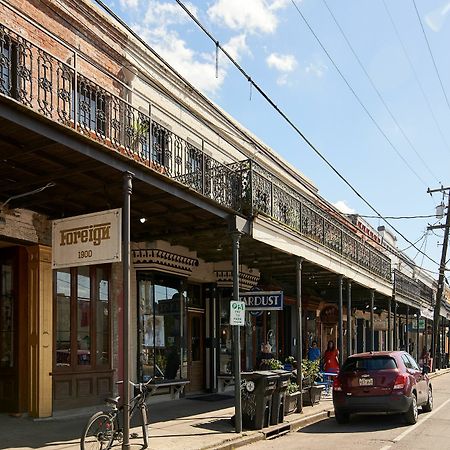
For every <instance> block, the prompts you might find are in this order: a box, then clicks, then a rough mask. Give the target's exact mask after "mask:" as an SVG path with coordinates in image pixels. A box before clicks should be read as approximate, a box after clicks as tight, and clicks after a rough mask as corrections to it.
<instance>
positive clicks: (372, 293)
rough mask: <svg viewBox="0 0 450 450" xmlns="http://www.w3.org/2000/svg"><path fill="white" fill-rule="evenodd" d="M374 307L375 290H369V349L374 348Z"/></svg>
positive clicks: (372, 349)
mask: <svg viewBox="0 0 450 450" xmlns="http://www.w3.org/2000/svg"><path fill="white" fill-rule="evenodd" d="M374 307H375V291H374V290H373V289H371V290H370V347H369V350H370V351H371V352H373V351H374V350H375V329H374V311H373V309H374Z"/></svg>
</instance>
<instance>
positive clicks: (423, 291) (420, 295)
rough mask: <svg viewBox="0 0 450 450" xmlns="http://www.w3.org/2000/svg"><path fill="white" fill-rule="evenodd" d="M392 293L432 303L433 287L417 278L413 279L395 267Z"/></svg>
mask: <svg viewBox="0 0 450 450" xmlns="http://www.w3.org/2000/svg"><path fill="white" fill-rule="evenodd" d="M394 293H395V294H399V295H401V296H403V297H406V298H409V299H410V300H413V301H415V302H416V303H420V301H421V300H422V301H424V302H426V303H427V304H430V305H432V304H433V298H434V296H433V289H432V288H430V287H428V286H427V285H425V284H424V283H422V282H421V281H419V280H414V279H413V278H410V277H408V276H407V275H405V274H404V273H401V272H400V271H398V270H397V269H395V270H394Z"/></svg>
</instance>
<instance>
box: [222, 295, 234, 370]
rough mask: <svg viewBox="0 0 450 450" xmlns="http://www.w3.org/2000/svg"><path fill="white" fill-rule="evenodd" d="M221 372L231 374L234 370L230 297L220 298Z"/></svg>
mask: <svg viewBox="0 0 450 450" xmlns="http://www.w3.org/2000/svg"><path fill="white" fill-rule="evenodd" d="M219 318H220V319H219V320H220V324H219V333H220V334H219V372H220V373H221V374H231V372H232V370H233V369H232V333H231V326H230V298H229V297H228V296H226V297H225V298H221V299H220V314H219Z"/></svg>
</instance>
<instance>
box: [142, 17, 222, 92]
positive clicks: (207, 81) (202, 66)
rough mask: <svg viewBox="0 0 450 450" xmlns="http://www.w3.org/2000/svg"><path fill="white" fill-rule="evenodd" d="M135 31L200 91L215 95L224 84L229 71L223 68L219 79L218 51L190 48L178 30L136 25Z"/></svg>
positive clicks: (220, 70)
mask: <svg viewBox="0 0 450 450" xmlns="http://www.w3.org/2000/svg"><path fill="white" fill-rule="evenodd" d="M134 29H135V31H136V32H137V33H138V34H139V35H140V36H141V37H142V38H143V39H145V40H146V41H147V42H148V43H149V44H150V46H151V47H152V48H153V49H154V50H155V51H156V53H158V54H159V55H161V56H162V57H163V58H164V59H165V60H166V61H167V62H168V63H169V64H170V65H171V66H172V67H173V68H174V69H175V70H177V71H178V72H179V73H180V74H181V75H182V76H183V77H185V78H186V80H188V81H189V82H190V83H192V84H193V85H194V86H195V87H196V88H198V89H200V90H202V91H204V92H208V93H212V94H213V93H215V92H216V91H217V90H218V89H219V88H220V86H221V85H222V83H223V81H224V77H225V75H226V73H225V71H224V70H223V69H221V68H219V76H218V78H216V66H215V56H214V52H211V53H203V54H200V53H198V52H195V51H194V50H192V49H190V48H189V47H188V46H187V44H186V42H185V41H184V40H183V39H181V38H180V37H179V36H178V34H177V33H176V32H175V31H171V30H169V29H167V28H163V27H160V28H152V27H142V26H139V25H135V26H134Z"/></svg>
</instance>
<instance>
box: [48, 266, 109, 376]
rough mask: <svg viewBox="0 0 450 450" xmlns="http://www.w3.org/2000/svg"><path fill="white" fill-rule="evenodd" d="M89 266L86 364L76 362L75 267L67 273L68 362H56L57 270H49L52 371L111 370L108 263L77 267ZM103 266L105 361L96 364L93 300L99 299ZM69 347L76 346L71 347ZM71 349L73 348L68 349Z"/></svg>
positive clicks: (76, 306) (76, 274)
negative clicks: (99, 285)
mask: <svg viewBox="0 0 450 450" xmlns="http://www.w3.org/2000/svg"><path fill="white" fill-rule="evenodd" d="M80 267H89V279H90V302H89V315H90V322H89V337H90V348H89V352H90V361H89V364H79V360H78V341H77V337H78V292H77V282H78V281H77V279H78V269H79V267H71V268H69V269H68V270H69V274H70V291H69V292H70V299H69V301H70V304H69V312H70V317H69V323H70V340H69V342H70V347H69V349H68V350H69V355H70V356H69V364H68V365H65V366H61V365H58V363H57V351H58V349H57V330H58V329H57V327H58V310H57V308H58V295H57V294H58V293H57V273H58V269H56V270H54V271H53V280H54V283H53V286H54V288H53V328H54V332H53V348H54V350H53V370H54V371H55V372H71V373H72V372H86V371H97V370H106V369H108V370H109V369H111V367H112V359H113V355H112V342H111V340H112V297H111V292H112V289H111V266H110V265H108V264H100V265H91V266H80ZM100 268H101V269H103V270H104V274H105V277H107V280H108V338H107V339H108V355H109V357H108V363H107V364H100V363H99V358H98V355H97V311H96V307H97V302H98V301H99V292H98V269H100ZM73 349H76V351H75V350H73ZM72 350H73V351H72Z"/></svg>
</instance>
